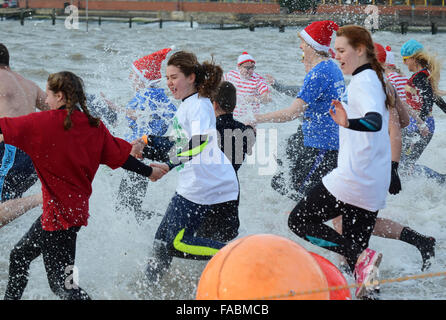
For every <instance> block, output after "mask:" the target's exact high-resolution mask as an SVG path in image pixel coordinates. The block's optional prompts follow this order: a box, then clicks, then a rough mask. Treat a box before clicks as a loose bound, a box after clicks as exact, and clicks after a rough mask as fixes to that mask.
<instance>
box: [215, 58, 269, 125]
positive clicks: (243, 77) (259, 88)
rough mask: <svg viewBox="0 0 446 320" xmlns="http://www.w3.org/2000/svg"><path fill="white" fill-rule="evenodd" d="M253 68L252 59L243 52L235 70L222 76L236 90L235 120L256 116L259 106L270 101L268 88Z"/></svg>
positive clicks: (254, 65) (253, 61) (253, 62)
mask: <svg viewBox="0 0 446 320" xmlns="http://www.w3.org/2000/svg"><path fill="white" fill-rule="evenodd" d="M255 68H256V62H255V60H254V58H253V57H252V56H251V55H249V54H248V53H247V52H243V53H242V54H241V55H240V56H239V57H238V59H237V70H231V71H229V72H227V73H225V74H224V76H223V78H224V80H225V81H229V82H231V83H232V84H233V85H234V86H235V87H236V88H237V106H236V107H235V109H234V117H235V118H239V119H240V118H246V117H249V116H252V115H253V114H258V113H259V112H260V105H261V104H262V103H268V102H270V101H271V97H270V94H269V92H270V89H269V86H268V84H267V82H266V80H265V79H264V78H263V77H262V76H261V75H259V74H258V73H256V72H254V70H255Z"/></svg>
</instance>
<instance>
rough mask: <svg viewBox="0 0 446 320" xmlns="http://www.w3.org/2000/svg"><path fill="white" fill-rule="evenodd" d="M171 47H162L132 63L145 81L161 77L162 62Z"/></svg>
mask: <svg viewBox="0 0 446 320" xmlns="http://www.w3.org/2000/svg"><path fill="white" fill-rule="evenodd" d="M171 50H172V49H171V48H165V49H161V50H159V51H156V52H154V53H151V54H149V55H147V56H145V57H142V58H140V59H138V60H136V61H134V62H133V64H132V69H133V71H135V73H136V74H137V75H138V76H139V78H140V79H141V80H143V81H158V80H160V79H161V77H162V76H161V64H162V62H163V61H164V59H166V56H167V54H168V53H169V52H170V51H171Z"/></svg>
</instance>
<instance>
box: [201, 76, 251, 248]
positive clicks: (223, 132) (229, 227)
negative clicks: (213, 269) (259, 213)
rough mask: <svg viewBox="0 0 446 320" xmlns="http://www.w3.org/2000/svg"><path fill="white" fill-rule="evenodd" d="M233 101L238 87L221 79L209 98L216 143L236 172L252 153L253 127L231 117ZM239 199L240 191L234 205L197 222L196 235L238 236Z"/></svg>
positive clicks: (209, 236)
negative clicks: (211, 105) (216, 89)
mask: <svg viewBox="0 0 446 320" xmlns="http://www.w3.org/2000/svg"><path fill="white" fill-rule="evenodd" d="M236 101H237V89H236V88H235V86H234V85H233V84H232V83H230V82H228V81H223V82H222V83H221V84H220V86H219V87H218V91H217V93H216V94H215V97H213V98H212V104H213V106H214V112H215V116H216V121H217V122H216V128H217V132H218V136H219V138H220V139H218V145H219V147H220V149H221V151H222V152H223V153H224V154H225V155H226V158H228V159H229V160H230V161H231V163H232V166H233V167H234V170H235V173H236V174H237V172H238V170H239V169H240V167H241V165H242V163H243V161H244V160H245V156H246V154H251V152H252V147H253V146H254V144H255V140H256V136H255V131H254V128H252V127H251V126H247V125H244V124H243V123H241V122H239V121H237V120H235V119H234V116H233V111H234V109H235V106H236ZM237 179H238V175H237ZM239 190H240V184H239ZM239 202H240V192H239V196H238V198H237V201H236V202H235V203H233V204H234V205H233V206H228V208H227V210H224V211H223V210H222V211H220V212H218V211H216V212H215V213H214V214H212V215H208V217H207V219H205V220H204V221H203V223H202V225H201V226H200V230H199V231H198V235H199V236H200V237H202V238H211V239H214V240H218V241H222V242H228V241H230V240H232V239H234V238H235V237H237V235H238V229H239V226H240V221H239V214H238V206H239Z"/></svg>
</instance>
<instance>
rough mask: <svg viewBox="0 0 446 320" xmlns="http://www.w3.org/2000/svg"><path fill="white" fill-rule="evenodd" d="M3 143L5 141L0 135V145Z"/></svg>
mask: <svg viewBox="0 0 446 320" xmlns="http://www.w3.org/2000/svg"><path fill="white" fill-rule="evenodd" d="M3 141H5V139H4V138H3V135H2V134H0V143H1V142H3Z"/></svg>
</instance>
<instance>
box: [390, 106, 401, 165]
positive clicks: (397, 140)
mask: <svg viewBox="0 0 446 320" xmlns="http://www.w3.org/2000/svg"><path fill="white" fill-rule="evenodd" d="M400 123H401V120H400V119H399V113H398V111H397V108H391V109H390V112H389V135H390V149H391V152H392V161H395V162H400V158H401V149H402V141H401V126H400Z"/></svg>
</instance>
